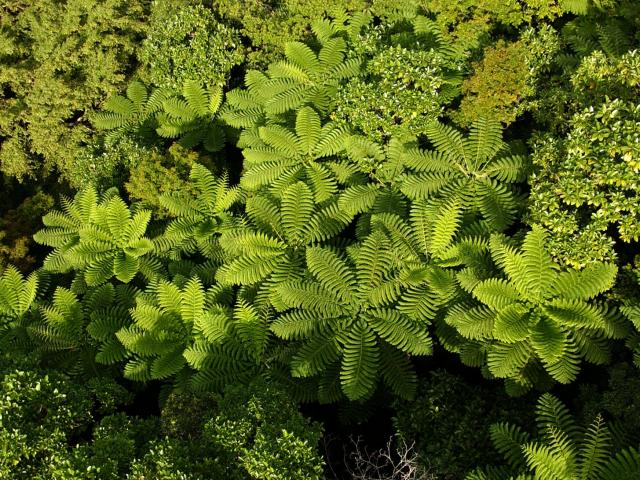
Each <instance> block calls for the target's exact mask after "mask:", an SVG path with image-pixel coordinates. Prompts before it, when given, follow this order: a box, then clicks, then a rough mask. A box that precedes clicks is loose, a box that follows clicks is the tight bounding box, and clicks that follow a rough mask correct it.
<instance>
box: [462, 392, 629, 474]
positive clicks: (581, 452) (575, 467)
mask: <svg viewBox="0 0 640 480" xmlns="http://www.w3.org/2000/svg"><path fill="white" fill-rule="evenodd" d="M536 413H537V423H538V427H539V432H540V435H539V436H538V437H536V438H535V439H533V440H529V438H530V437H529V435H528V434H527V433H525V432H523V431H522V430H520V429H519V428H518V427H515V426H511V425H509V424H497V425H494V426H493V427H492V429H491V439H492V441H493V443H494V446H495V447H496V449H497V450H498V451H499V452H500V453H502V454H503V455H504V456H505V458H506V459H507V460H508V462H509V464H510V465H509V467H508V468H503V469H500V468H486V469H482V470H476V471H474V472H472V473H470V474H469V475H467V477H466V478H467V480H474V479H483V480H504V479H506V478H509V479H516V480H519V479H526V478H530V479H532V480H614V479H632V478H637V477H638V475H640V453H638V451H637V450H635V449H634V448H626V449H624V450H622V451H620V452H617V453H616V452H614V451H613V448H612V442H611V432H610V431H609V429H608V428H607V426H606V425H605V423H604V421H603V419H602V417H601V416H600V415H598V416H597V417H596V418H595V419H594V421H593V422H592V423H591V424H590V425H589V426H588V427H587V428H586V429H584V428H578V427H577V426H576V425H575V421H574V420H573V418H572V417H571V415H570V414H569V412H568V410H567V408H566V407H565V406H564V405H563V404H562V403H561V402H560V401H559V400H558V399H557V398H555V397H554V396H552V395H550V394H548V393H546V394H544V395H542V397H540V400H539V401H538V407H537V409H536ZM557 413H560V416H559V417H558V415H557ZM567 428H568V429H569V430H567ZM614 453H615V455H614Z"/></svg>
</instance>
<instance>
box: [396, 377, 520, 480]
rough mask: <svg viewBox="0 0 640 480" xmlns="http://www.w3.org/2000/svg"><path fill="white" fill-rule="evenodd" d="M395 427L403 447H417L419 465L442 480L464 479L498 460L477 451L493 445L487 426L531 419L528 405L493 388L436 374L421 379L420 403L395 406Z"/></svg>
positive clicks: (417, 400) (413, 402)
mask: <svg viewBox="0 0 640 480" xmlns="http://www.w3.org/2000/svg"><path fill="white" fill-rule="evenodd" d="M394 407H395V410H396V412H395V416H394V418H393V423H394V427H395V430H396V432H397V434H398V435H399V437H400V439H401V442H403V444H404V445H411V444H413V446H414V451H415V453H416V455H417V460H418V462H419V463H420V464H421V465H422V466H423V467H425V468H428V469H429V471H430V472H431V473H432V474H433V476H434V478H441V479H443V480H447V479H455V478H461V477H462V476H463V475H464V474H465V473H466V472H468V471H469V470H470V469H471V468H473V467H474V466H476V465H478V463H482V462H491V461H497V460H499V458H500V456H499V455H497V454H495V453H493V452H491V451H488V450H487V449H484V448H479V446H483V445H487V444H488V443H489V442H490V437H489V426H490V425H491V424H492V423H494V422H496V421H498V420H500V419H501V418H512V419H519V420H520V421H530V420H532V415H531V414H530V413H529V410H530V409H529V408H528V402H527V401H526V400H525V399H524V398H523V399H517V400H514V399H512V398H509V397H508V396H507V395H506V394H504V393H503V392H501V391H500V390H499V389H496V388H495V387H493V388H492V386H490V385H489V386H483V385H474V384H472V383H470V382H469V381H467V380H466V379H464V378H463V377H460V376H457V375H454V374H451V373H447V372H446V371H444V370H436V371H434V372H431V374H430V375H429V376H428V377H427V378H424V379H421V381H420V383H419V385H418V389H417V392H416V399H415V400H414V401H411V402H407V401H396V402H395V404H394Z"/></svg>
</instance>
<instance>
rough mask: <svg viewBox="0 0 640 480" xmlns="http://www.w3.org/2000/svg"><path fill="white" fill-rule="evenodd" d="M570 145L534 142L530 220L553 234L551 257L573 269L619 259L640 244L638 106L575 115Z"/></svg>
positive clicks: (609, 106) (546, 139)
mask: <svg viewBox="0 0 640 480" xmlns="http://www.w3.org/2000/svg"><path fill="white" fill-rule="evenodd" d="M569 126H570V130H569V133H568V135H567V137H566V138H555V137H552V136H551V135H546V136H541V137H539V138H538V139H537V141H536V143H534V153H533V156H532V160H533V163H534V165H535V166H536V167H537V170H536V173H535V175H533V176H532V177H531V189H532V191H531V197H530V206H529V214H530V215H529V220H530V221H532V222H537V223H540V224H541V225H543V226H544V227H545V228H546V229H548V230H549V231H550V232H552V234H553V235H552V237H551V242H550V245H549V247H550V251H551V252H552V254H553V255H554V256H555V257H556V258H558V259H559V260H560V261H561V262H563V263H565V264H568V265H572V266H574V267H578V268H581V267H584V266H585V265H588V264H591V263H593V262H597V261H602V260H608V261H611V260H614V259H615V258H616V254H615V251H614V249H613V247H614V245H615V243H616V242H615V240H614V239H613V238H612V237H611V236H609V235H608V232H609V230H610V226H611V225H613V226H615V229H616V230H617V236H619V238H620V240H621V241H622V242H632V241H637V240H638V239H639V238H640V209H639V208H638V205H640V197H638V191H639V189H638V184H637V178H638V173H640V160H639V159H640V147H639V145H640V107H639V106H638V105H637V104H636V103H633V102H625V101H623V100H621V99H612V100H610V101H609V102H607V103H606V104H600V105H595V106H592V107H588V108H586V109H584V110H583V111H581V112H580V113H578V114H576V115H574V116H573V118H572V119H571V122H570V125H569Z"/></svg>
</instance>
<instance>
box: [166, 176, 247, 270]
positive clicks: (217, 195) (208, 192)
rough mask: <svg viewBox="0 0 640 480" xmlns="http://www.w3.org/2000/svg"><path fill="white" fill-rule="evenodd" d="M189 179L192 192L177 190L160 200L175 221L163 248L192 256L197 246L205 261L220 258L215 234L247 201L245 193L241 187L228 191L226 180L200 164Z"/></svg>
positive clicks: (168, 230) (168, 228)
mask: <svg viewBox="0 0 640 480" xmlns="http://www.w3.org/2000/svg"><path fill="white" fill-rule="evenodd" d="M189 179H190V181H191V183H189V184H187V185H188V186H189V187H188V189H191V190H192V191H191V192H188V189H183V190H177V189H176V191H173V192H171V193H166V194H164V195H162V196H160V197H159V202H160V204H161V205H162V206H163V207H164V208H165V209H166V210H167V211H168V213H169V215H171V216H172V217H176V218H175V220H172V221H171V223H169V225H168V226H167V228H166V230H165V232H164V236H163V238H162V241H163V242H164V243H163V248H175V247H176V246H179V248H178V250H180V251H182V252H189V251H190V250H191V249H192V248H193V245H194V244H195V246H196V247H197V248H198V250H199V251H200V252H201V253H202V254H203V255H205V256H206V257H209V258H212V259H216V258H219V256H220V254H219V248H218V241H217V237H216V236H214V234H218V233H220V232H221V231H222V228H223V225H225V223H226V222H228V221H230V219H231V217H232V215H233V214H232V213H231V212H230V210H231V209H232V207H233V206H234V205H235V204H236V203H239V202H240V201H242V200H243V199H244V198H243V193H242V192H241V191H240V189H239V188H238V187H229V186H228V184H227V183H228V179H227V178H226V177H222V178H216V177H215V176H214V175H213V174H212V173H211V172H210V171H209V170H208V169H207V168H206V167H204V166H202V165H200V164H194V165H193V167H192V169H191V174H190V176H189ZM185 190H187V191H185Z"/></svg>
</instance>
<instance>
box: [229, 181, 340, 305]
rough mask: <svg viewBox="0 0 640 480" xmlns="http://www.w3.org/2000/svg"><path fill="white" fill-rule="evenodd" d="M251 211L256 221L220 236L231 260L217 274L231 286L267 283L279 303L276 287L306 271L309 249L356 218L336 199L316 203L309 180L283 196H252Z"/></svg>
mask: <svg viewBox="0 0 640 480" xmlns="http://www.w3.org/2000/svg"><path fill="white" fill-rule="evenodd" d="M246 213H247V215H248V217H249V220H250V222H251V225H245V226H243V227H239V228H233V229H229V230H228V231H225V232H224V233H223V234H222V236H221V238H220V244H221V246H222V247H223V248H224V250H225V252H226V254H227V255H228V256H229V260H228V262H227V263H226V264H225V265H223V266H222V267H221V269H220V270H219V272H218V276H217V278H218V280H219V281H220V282H222V283H224V284H231V285H257V284H261V285H262V287H263V288H262V290H263V292H264V293H265V294H267V295H269V296H270V298H271V302H275V303H276V304H278V303H279V302H278V301H277V300H276V296H274V293H275V290H274V288H275V286H277V285H278V284H280V283H282V282H284V281H289V280H292V279H296V278H299V277H300V276H301V275H302V272H303V263H304V250H305V248H306V247H307V246H308V245H313V244H316V243H319V242H324V241H327V240H329V239H331V238H333V237H335V236H336V235H338V234H339V233H340V232H341V231H342V230H343V229H344V227H345V226H346V225H347V224H348V223H349V222H350V221H351V219H352V217H351V216H349V215H347V214H345V213H344V212H341V211H340V209H339V208H338V206H337V201H336V198H335V197H334V198H333V199H331V200H328V201H326V202H324V203H322V204H318V203H315V202H314V195H313V191H312V190H311V188H309V186H307V185H306V184H305V183H303V182H297V183H294V184H293V185H290V186H289V187H287V188H286V189H285V190H284V191H283V192H282V196H281V197H280V198H277V197H273V196H271V195H269V194H267V193H262V194H258V195H255V196H253V197H250V198H249V199H248V200H247V204H246Z"/></svg>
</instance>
